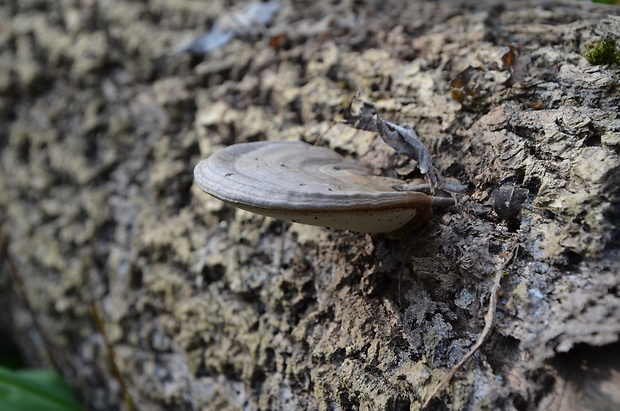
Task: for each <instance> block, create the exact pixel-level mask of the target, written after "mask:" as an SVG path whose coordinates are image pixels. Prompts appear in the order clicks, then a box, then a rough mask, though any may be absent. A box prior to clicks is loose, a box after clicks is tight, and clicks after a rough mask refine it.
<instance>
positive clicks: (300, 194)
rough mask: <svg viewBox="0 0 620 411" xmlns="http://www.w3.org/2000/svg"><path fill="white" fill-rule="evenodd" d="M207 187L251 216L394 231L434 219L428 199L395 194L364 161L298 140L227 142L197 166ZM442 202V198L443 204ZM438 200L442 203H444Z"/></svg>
mask: <svg viewBox="0 0 620 411" xmlns="http://www.w3.org/2000/svg"><path fill="white" fill-rule="evenodd" d="M194 180H195V181H196V183H197V184H198V186H199V187H200V189H202V190H203V191H204V192H206V193H208V194H210V195H212V196H213V197H216V198H218V199H220V200H222V201H224V202H226V203H228V204H230V205H233V206H235V207H238V208H241V209H244V210H248V211H251V212H254V213H258V214H262V215H266V216H269V217H274V218H278V219H281V220H286V221H292V222H295V223H302V224H310V225H317V226H322V227H329V228H339V229H346V230H350V231H357V232H366V233H392V232H396V231H398V230H400V229H403V228H409V227H414V228H415V226H420V225H422V224H423V223H424V222H426V221H427V220H428V219H430V218H431V217H432V214H433V211H432V206H433V205H434V204H439V205H446V204H450V205H452V204H454V200H453V199H452V198H443V199H436V200H433V198H432V197H430V196H428V195H426V194H424V193H421V192H416V191H397V190H396V189H394V187H393V186H392V184H391V183H390V181H391V182H394V183H399V182H401V181H400V180H394V179H389V180H388V179H387V178H386V177H377V176H373V175H371V174H370V172H369V170H367V169H366V168H365V167H363V166H362V165H360V164H358V163H356V162H354V161H352V160H350V159H347V158H345V157H343V156H341V155H340V154H338V153H336V152H334V151H332V150H330V149H328V148H325V147H317V146H313V145H310V144H307V143H304V142H302V141H262V142H255V143H241V144H235V145H232V146H229V147H227V148H225V149H223V150H221V151H219V152H216V153H215V154H213V155H212V156H210V157H209V158H207V159H204V160H202V161H200V162H199V163H198V165H196V167H195V168H194ZM443 200H445V201H443ZM442 203H443V204H442Z"/></svg>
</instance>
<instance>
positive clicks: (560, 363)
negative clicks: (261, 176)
mask: <svg viewBox="0 0 620 411" xmlns="http://www.w3.org/2000/svg"><path fill="white" fill-rule="evenodd" d="M8 3H9V4H5V5H2V6H0V21H1V22H2V27H3V28H4V29H3V30H1V31H0V33H1V37H2V40H3V41H2V42H0V44H2V46H0V50H2V51H1V55H0V67H1V70H0V91H1V100H0V101H1V104H0V116H1V117H0V118H1V119H2V123H3V126H2V127H1V130H0V155H1V159H2V160H1V166H0V167H1V169H2V173H1V174H0V212H1V214H0V223H1V228H2V236H3V240H2V241H3V242H4V243H5V245H6V253H5V254H4V263H3V264H2V265H1V268H0V270H1V271H0V308H1V310H0V312H2V314H1V315H0V327H1V328H0V329H1V330H2V334H3V335H4V336H3V338H10V339H11V340H12V341H13V342H14V343H15V344H17V345H18V346H19V347H20V348H21V350H22V353H23V355H24V356H25V357H26V358H27V360H28V361H29V362H30V363H32V364H33V365H47V366H49V365H51V363H50V361H52V360H50V356H48V355H47V352H49V353H50V354H51V357H52V358H53V363H55V364H56V366H57V367H58V369H59V370H60V372H61V373H62V374H63V375H64V376H65V377H66V378H67V379H68V381H69V382H70V383H71V384H72V385H73V386H74V387H75V388H76V389H77V391H78V392H79V394H80V395H81V397H82V399H83V400H84V404H85V406H86V407H88V408H89V409H92V410H108V409H118V408H119V407H120V408H122V407H127V403H126V402H125V401H124V400H123V394H122V390H123V387H126V389H127V392H128V394H129V396H130V397H131V398H132V400H133V402H134V403H135V404H136V405H137V407H138V408H139V409H148V410H160V409H161V410H163V409H176V410H193V409H249V410H252V409H260V410H271V409H330V410H332V409H333V410H338V409H343V410H349V409H356V410H405V409H412V410H414V409H419V408H420V407H421V406H422V404H423V403H424V402H426V401H427V400H429V397H430V396H431V392H432V390H433V389H434V388H435V387H437V384H438V383H439V381H440V380H441V379H442V378H443V377H444V376H445V375H446V374H447V373H448V372H449V371H450V369H451V367H453V366H454V365H455V364H456V363H457V362H458V361H459V360H460V359H461V358H462V357H463V356H464V355H465V353H466V352H467V350H468V349H469V348H470V347H471V346H472V345H473V344H474V342H475V341H476V339H477V338H478V336H479V335H480V333H481V331H482V329H483V327H484V324H485V321H484V316H485V313H486V312H487V309H488V305H489V296H490V293H491V288H492V284H493V277H494V275H496V273H497V272H498V270H500V271H501V274H502V279H501V292H500V294H499V299H498V303H497V313H496V316H495V324H494V327H493V328H492V330H491V335H490V337H489V338H488V340H487V341H486V343H485V344H484V345H483V346H482V348H481V349H480V350H478V351H477V352H476V353H475V355H474V356H473V357H472V358H471V359H470V360H469V361H468V362H467V363H466V365H465V366H464V367H463V368H462V369H461V370H460V371H459V372H458V373H457V374H456V376H455V378H454V379H453V380H452V381H451V382H450V383H449V384H447V386H446V388H445V389H443V390H441V392H440V393H439V394H438V395H436V396H435V397H434V399H432V400H431V401H430V404H429V409H454V410H460V409H506V410H510V409H518V410H527V409H554V410H556V409H557V410H594V409H596V410H611V409H618V408H619V407H620V396H619V394H618V392H620V378H619V377H618V376H619V375H620V356H618V352H620V343H618V336H619V335H620V289H619V284H620V269H619V268H620V263H619V261H620V256H619V254H620V241H619V240H620V235H619V233H620V230H619V228H618V227H619V223H620V156H619V154H620V118H619V116H618V107H619V106H620V94H619V90H620V70H619V66H618V64H617V62H616V63H615V64H614V63H610V64H602V65H595V64H592V63H591V62H590V61H588V59H586V58H585V57H584V53H586V52H587V51H588V50H589V49H590V48H592V47H595V46H597V45H598V46H600V45H601V40H604V39H611V40H613V39H617V38H620V18H618V17H617V15H618V13H619V11H620V8H618V7H617V6H601V5H594V4H588V3H573V2H555V1H554V2H539V3H534V2H522V1H512V2H503V1H480V0H479V1H475V2H473V1H461V2H454V1H440V2H429V1H368V2H366V3H367V4H363V5H360V4H359V3H360V2H354V1H343V2H330V1H327V0H318V1H316V0H315V1H307V2H306V1H304V2H295V4H294V5H293V4H292V2H286V1H284V2H283V4H282V7H281V10H280V11H279V13H278V14H277V16H276V17H275V20H274V21H273V22H272V23H271V24H270V25H269V26H267V27H265V26H260V25H255V26H253V27H252V29H253V30H252V33H245V35H243V36H241V37H239V38H236V39H234V40H233V41H232V42H230V43H229V44H227V45H225V46H223V47H221V48H219V49H217V50H215V51H213V52H211V53H210V54H208V55H205V56H191V55H189V54H187V53H185V54H174V53H173V52H174V51H175V50H178V49H180V47H181V46H182V45H183V44H184V41H189V40H191V38H192V37H193V36H196V35H198V34H200V33H201V32H202V31H204V30H205V28H206V27H210V26H211V25H212V24H213V23H214V21H215V20H216V19H217V18H218V17H219V16H222V15H224V14H226V13H231V12H235V11H237V12H238V10H239V9H235V8H233V9H231V8H229V7H228V6H226V4H228V3H229V2H225V1H209V2H192V1H178V2H153V1H151V2H134V1H117V2H62V5H59V3H58V2H55V1H45V0H40V1H30V2H21V1H20V2H18V1H12V2H8ZM333 3H338V4H336V5H335V4H333ZM509 44H511V45H512V44H517V45H516V46H513V50H514V53H511V52H510V51H509V49H508V48H507V47H506V46H507V45H509ZM604 44H609V42H608V43H603V45H604ZM177 46H178V47H177ZM597 50H599V49H595V51H597ZM612 50H613V47H612ZM617 50H618V49H617V46H616V53H618V51H617ZM502 56H504V61H502ZM511 57H514V59H513V60H512V61H510V58H511ZM616 59H617V56H616ZM528 60H529V64H526V63H527V62H528ZM591 60H592V59H591ZM593 61H594V60H593ZM611 61H613V53H612V59H611V60H610V62H611ZM468 66H472V67H474V68H471V69H469V70H466V69H467V68H468ZM464 70H465V71H464ZM459 73H461V75H460V76H459ZM455 78H456V80H455V81H453V82H451V81H450V80H451V79H455ZM356 90H361V91H362V95H364V96H366V99H367V100H370V101H373V102H374V103H375V108H376V110H377V111H378V113H379V114H380V115H381V116H382V117H383V118H384V119H386V120H389V121H392V122H395V123H408V124H411V125H412V126H413V127H414V128H415V129H416V130H417V132H418V134H419V136H420V138H421V139H422V141H423V142H424V143H425V144H426V146H427V147H428V148H429V150H430V151H431V154H432V157H433V161H434V164H435V166H436V168H437V170H438V172H439V174H440V175H441V176H443V177H444V178H455V179H457V180H459V181H460V183H462V184H465V185H467V189H466V192H465V194H467V197H466V198H464V199H463V201H461V203H460V204H459V205H458V206H457V207H454V208H452V209H450V210H444V211H441V210H438V211H437V212H436V213H435V217H434V218H433V219H432V220H431V221H430V222H428V223H427V224H426V225H425V226H424V227H423V228H422V229H421V230H419V231H415V232H412V233H409V235H408V236H406V238H405V239H400V240H394V239H390V238H388V237H386V236H384V235H375V234H373V235H370V234H360V233H351V232H347V231H338V230H330V229H327V228H322V227H312V226H302V225H297V224H290V223H285V222H281V221H278V220H272V219H269V218H265V217H262V216H259V215H255V214H251V213H248V212H245V211H241V210H236V209H234V208H231V207H229V206H227V205H225V204H224V203H222V202H221V201H219V200H216V199H214V198H211V197H209V196H207V195H206V194H204V193H202V192H201V191H200V190H199V189H198V188H197V187H196V186H195V185H194V184H193V181H192V169H193V166H194V165H195V164H196V163H197V162H198V161H199V160H200V159H201V158H204V157H206V156H208V155H210V154H212V153H214V152H215V151H216V150H219V149H221V148H223V147H225V146H227V145H230V144H233V143H240V142H248V141H257V140H285V139H292V140H300V139H301V140H304V141H307V142H310V143H316V144H320V145H324V146H328V147H330V148H333V149H335V150H337V151H338V152H340V153H342V154H343V155H345V156H347V157H350V158H354V159H357V160H358V161H360V162H361V163H363V164H366V165H368V166H369V167H370V168H371V169H372V170H374V172H376V173H381V174H385V175H391V176H396V177H399V178H403V179H405V178H410V177H414V176H415V171H414V169H413V167H412V166H411V165H410V164H409V163H410V162H409V161H408V160H407V159H406V158H403V157H402V156H399V155H396V154H395V152H394V150H393V149H391V148H390V147H388V146H387V145H385V143H383V141H381V139H379V138H378V137H377V135H376V134H375V133H370V132H365V131H359V130H355V129H353V128H350V127H348V126H347V125H344V124H342V123H336V124H335V125H332V124H331V123H332V121H333V120H337V119H338V118H341V116H342V111H343V108H344V107H345V105H346V103H347V102H348V99H349V98H350V97H351V95H352V94H353V92H355V91H356ZM330 125H331V127H330ZM502 187H503V189H502V190H500V188H502ZM511 187H516V188H517V192H520V191H519V189H527V190H528V191H527V197H526V198H525V201H524V203H523V205H522V209H521V211H520V213H519V214H518V215H517V212H518V210H519V201H516V202H513V203H514V204H513V203H510V201H511V198H510V193H511V192H512V191H511ZM498 193H501V194H498ZM502 196H503V197H502ZM494 201H495V202H496V203H497V204H496V211H494V210H493V203H494ZM502 203H509V205H508V209H506V207H502ZM10 262H12V263H13V264H10ZM20 280H21V282H22V283H23V291H24V292H23V293H22V294H20V292H19V287H18V285H19V282H20ZM26 300H28V301H29V302H30V310H29V309H28V308H27V304H26ZM33 316H34V318H36V321H37V323H38V328H37V327H35V324H34V322H33ZM98 320H101V323H102V326H98V325H97V322H98ZM106 345H109V348H110V349H109V350H108V349H107V348H106ZM111 364H115V366H116V367H117V368H118V376H115V373H114V367H113V366H112V365H111Z"/></svg>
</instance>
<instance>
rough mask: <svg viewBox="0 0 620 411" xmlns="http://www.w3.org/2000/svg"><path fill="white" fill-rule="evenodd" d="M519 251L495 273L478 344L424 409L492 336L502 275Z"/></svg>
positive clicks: (450, 374)
mask: <svg viewBox="0 0 620 411" xmlns="http://www.w3.org/2000/svg"><path fill="white" fill-rule="evenodd" d="M518 249H519V245H518V244H517V245H515V246H514V247H513V249H512V250H511V251H510V253H508V256H507V258H506V261H504V262H503V263H502V264H501V266H500V267H498V268H497V270H496V271H495V278H494V279H493V287H492V288H491V296H490V297H489V309H488V310H487V313H486V315H485V316H484V328H483V330H482V333H480V336H479V337H478V340H477V341H476V343H475V344H474V345H473V346H472V347H471V348H470V349H469V351H467V353H466V354H465V355H464V356H463V358H462V359H461V361H459V362H458V363H457V364H456V365H455V366H454V367H452V369H451V370H450V372H449V373H448V374H447V375H446V376H445V377H444V378H443V380H441V382H440V383H439V384H438V385H437V386H436V387H435V389H433V391H432V392H431V394H430V395H429V397H428V398H427V399H426V401H425V402H424V405H422V409H426V408H427V407H428V405H429V404H430V402H431V401H432V399H433V398H435V396H436V395H437V394H439V392H440V391H441V390H443V389H444V388H445V387H446V385H448V383H449V382H450V381H451V380H452V378H454V376H455V375H456V373H457V372H458V371H459V370H460V369H461V367H462V366H463V365H464V364H465V363H466V362H467V361H468V360H469V359H470V358H471V357H472V356H473V355H474V354H475V353H476V351H478V349H480V347H481V346H482V344H484V342H485V341H486V339H487V338H488V337H489V335H491V330H492V329H493V325H494V323H495V313H496V311H497V293H498V291H499V282H500V280H501V279H502V275H504V269H505V268H506V267H507V266H508V264H509V263H510V262H511V261H514V260H515V259H516V255H517V252H518Z"/></svg>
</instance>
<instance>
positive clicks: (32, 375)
mask: <svg viewBox="0 0 620 411" xmlns="http://www.w3.org/2000/svg"><path fill="white" fill-rule="evenodd" d="M40 410H45V411H81V410H82V407H81V405H80V403H79V401H78V400H77V398H76V396H75V394H74V392H73V390H72V389H71V387H70V386H69V384H67V383H66V382H65V380H63V379H62V378H61V377H60V376H59V375H58V374H56V373H54V372H51V371H46V370H19V371H12V370H9V369H7V368H5V367H0V411H40Z"/></svg>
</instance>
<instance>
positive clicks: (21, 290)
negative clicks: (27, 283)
mask: <svg viewBox="0 0 620 411" xmlns="http://www.w3.org/2000/svg"><path fill="white" fill-rule="evenodd" d="M0 250H1V253H2V256H3V257H4V260H5V261H6V265H7V268H8V269H9V273H10V274H11V277H13V283H14V284H15V288H16V290H17V293H18V294H19V295H20V297H21V298H22V301H23V302H24V306H26V310H27V311H28V313H29V314H30V317H31V318H32V325H33V326H34V328H35V330H36V332H37V334H39V337H40V338H41V341H42V342H43V349H44V350H45V353H46V354H47V360H48V361H49V363H50V364H51V365H52V367H53V368H54V369H55V370H56V371H57V372H58V373H61V370H60V367H59V366H58V363H56V360H55V359H54V355H53V354H52V350H51V349H50V346H49V342H48V339H47V336H46V334H45V333H44V332H43V327H41V324H40V323H39V320H38V318H37V315H36V313H35V312H34V310H33V309H32V305H31V304H30V299H29V298H28V294H27V293H26V288H25V287H24V282H23V281H22V278H21V275H20V274H19V271H18V270H17V265H16V264H15V261H14V260H13V257H12V256H11V253H10V252H9V236H8V234H5V233H0Z"/></svg>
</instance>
